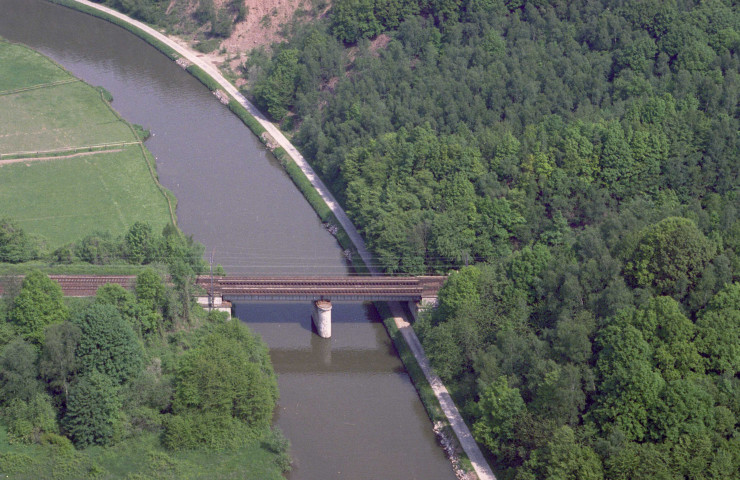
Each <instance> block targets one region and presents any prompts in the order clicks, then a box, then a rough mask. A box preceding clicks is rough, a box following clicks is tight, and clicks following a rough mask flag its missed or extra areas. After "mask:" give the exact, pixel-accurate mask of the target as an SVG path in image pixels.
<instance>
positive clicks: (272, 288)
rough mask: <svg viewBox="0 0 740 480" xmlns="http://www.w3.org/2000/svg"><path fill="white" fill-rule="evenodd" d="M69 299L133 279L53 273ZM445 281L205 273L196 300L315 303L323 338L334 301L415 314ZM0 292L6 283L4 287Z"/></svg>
mask: <svg viewBox="0 0 740 480" xmlns="http://www.w3.org/2000/svg"><path fill="white" fill-rule="evenodd" d="M49 277H50V278H51V279H52V280H55V281H56V282H57V283H58V284H59V285H60V286H61V287H62V292H63V294H64V295H65V296H68V297H92V296H94V295H95V293H96V292H97V290H98V288H100V287H101V286H103V285H105V284H106V283H116V284H118V285H121V286H122V287H124V288H126V289H129V290H133V288H134V285H135V283H136V277H135V276H133V275H50V276H49ZM445 278H446V277H443V276H418V277H390V276H389V277H378V276H344V277H318V276H317V277H257V276H252V277H237V276H233V277H232V276H208V275H201V276H198V277H197V279H196V284H197V285H198V286H199V287H201V289H199V290H202V292H205V293H199V294H197V301H198V303H199V304H200V305H202V306H203V307H204V308H206V309H209V310H220V311H226V312H229V314H230V313H231V306H232V302H237V301H271V302H275V301H291V302H292V301H311V302H313V304H314V310H313V315H312V318H313V322H314V324H315V325H316V330H317V332H318V334H319V336H321V337H323V338H329V337H331V308H332V306H331V302H332V300H334V301H400V302H409V305H410V307H411V311H412V312H413V311H415V310H416V309H417V308H418V307H419V306H421V307H424V306H429V305H434V304H436V301H437V293H438V292H439V289H440V288H441V287H442V284H443V283H444V280H445ZM0 294H2V284H1V283H0Z"/></svg>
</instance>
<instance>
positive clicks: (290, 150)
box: [51, 0, 494, 478]
mask: <svg viewBox="0 0 740 480" xmlns="http://www.w3.org/2000/svg"><path fill="white" fill-rule="evenodd" d="M51 1H54V2H55V3H60V4H63V5H67V6H73V8H76V6H84V7H86V8H85V9H82V8H78V9H80V10H82V11H85V12H86V13H91V12H90V9H96V10H98V11H100V12H102V13H101V14H97V13H94V14H95V15H96V16H101V17H102V18H105V19H108V20H110V18H114V19H115V20H113V23H116V24H119V22H122V21H123V22H129V21H130V22H131V23H130V26H128V27H125V28H127V29H128V30H129V31H132V32H134V33H136V34H137V35H139V36H141V37H142V38H144V39H145V40H147V41H149V38H152V39H153V40H154V42H150V43H152V44H153V45H154V46H155V47H157V48H160V47H159V45H163V46H164V47H163V48H165V51H164V53H165V54H167V55H168V57H170V58H171V59H173V60H176V58H174V56H175V55H173V54H172V51H173V50H174V51H176V55H177V56H178V58H179V56H181V57H184V58H186V59H187V60H188V61H189V62H191V65H190V66H188V67H187V70H188V71H189V72H190V73H191V74H193V75H194V76H195V77H196V78H198V79H199V80H201V82H203V83H204V84H205V85H206V86H208V87H209V89H211V90H218V89H223V90H224V91H225V92H226V93H227V94H228V95H229V96H230V107H231V109H232V111H235V113H237V115H238V116H239V117H240V118H242V120H244V118H249V117H251V118H253V119H254V121H252V120H246V121H245V124H246V125H247V126H248V127H250V129H252V131H253V132H254V133H255V134H256V135H257V136H258V137H259V138H260V139H261V140H262V141H263V143H268V138H269V137H271V138H272V139H273V140H274V141H275V142H276V144H277V145H279V147H277V148H275V150H274V153H275V155H276V156H277V157H278V158H279V159H280V160H281V162H283V164H284V165H285V166H286V170H287V171H288V173H289V174H291V177H292V178H293V179H294V182H295V183H296V184H297V185H298V186H299V188H301V190H302V191H303V192H304V194H306V192H307V191H310V189H308V188H307V185H311V187H312V189H313V192H314V194H315V195H318V197H319V198H320V199H321V200H322V201H323V202H324V204H325V205H326V208H327V209H328V211H327V210H326V209H323V208H321V207H320V206H319V207H317V206H316V205H314V203H315V202H318V200H316V199H315V197H314V201H312V200H311V196H312V195H311V194H306V197H307V198H309V201H310V202H311V203H312V205H314V208H315V209H316V210H317V212H318V213H319V215H320V216H321V218H322V219H323V220H325V221H326V220H327V219H329V220H334V221H335V222H336V223H334V222H331V223H334V224H335V225H336V226H338V227H340V228H341V229H343V233H342V230H339V232H340V233H338V235H337V236H338V238H339V240H340V242H341V241H344V242H345V244H343V246H345V248H346V246H347V245H346V242H347V241H350V242H352V244H353V245H354V247H355V248H354V253H356V255H357V256H358V257H359V259H361V260H362V261H363V262H364V264H365V265H366V266H367V271H368V272H370V273H376V274H377V273H378V272H377V271H375V269H374V268H373V262H372V258H371V256H370V254H369V252H368V251H367V249H366V248H365V245H364V242H363V240H362V238H361V237H360V235H359V233H357V231H356V230H355V229H354V226H353V225H352V223H351V222H350V220H349V218H348V217H347V216H346V214H345V213H344V211H343V210H342V208H341V207H340V205H339V204H338V202H337V201H336V199H334V197H333V196H332V195H331V193H330V192H329V191H328V189H327V188H326V186H325V185H324V184H323V182H322V181H321V180H320V179H319V178H318V176H317V175H316V174H315V172H314V171H313V170H312V169H311V167H310V166H309V165H308V163H307V162H306V160H305V159H304V158H303V156H302V155H301V154H300V153H299V152H298V151H297V150H296V149H295V147H294V146H293V145H292V144H290V142H289V141H288V140H287V139H286V138H285V136H284V135H283V134H282V132H280V131H279V130H278V129H277V127H276V126H275V125H273V124H272V123H270V122H269V121H268V120H267V119H266V118H265V117H264V115H262V113H261V112H259V111H258V110H257V109H256V108H255V107H254V106H253V105H252V104H251V103H250V102H248V101H247V100H246V98H244V97H243V95H241V93H239V91H238V90H237V89H236V87H234V86H233V85H232V84H230V83H229V82H228V81H226V79H224V77H223V76H222V75H221V74H220V72H218V70H217V69H216V68H215V67H214V66H213V65H210V64H208V63H207V62H205V61H203V59H202V56H201V55H200V54H198V53H196V52H193V51H192V50H190V49H188V48H186V47H183V46H182V45H179V44H177V43H176V42H174V41H172V40H171V39H168V38H167V37H166V36H164V35H162V34H161V33H159V32H157V31H156V30H154V29H152V28H150V27H148V26H146V25H144V24H141V23H140V22H136V21H132V20H130V19H127V17H125V16H124V15H122V14H120V13H118V12H115V11H113V10H110V9H107V8H106V7H101V6H99V5H96V4H92V3H90V2H86V1H83V0H78V1H72V0H51ZM135 29H138V32H137V31H136V30H135ZM168 52H169V53H168ZM208 77H210V78H208ZM234 101H235V102H236V103H237V104H238V105H237V104H234V103H233V102H234ZM241 109H244V111H242V110H241ZM239 112H241V113H242V114H241V115H240V114H239ZM245 112H246V113H247V114H249V116H246V115H244V113H245ZM255 122H256V123H255ZM265 132H267V133H268V134H269V137H268V136H266V135H263V134H264V133H265ZM290 162H294V165H295V166H296V167H298V168H295V167H290V166H289V165H290ZM299 172H300V173H299ZM301 174H302V176H301ZM304 178H305V180H304ZM296 179H298V180H296ZM306 182H307V183H306ZM301 185H304V187H301ZM310 195H311V196H310ZM322 211H323V212H325V213H324V214H322ZM345 235H346V238H344V236H345ZM343 238H344V240H343ZM406 330H407V331H408V334H407V335H405V336H410V335H413V337H415V334H414V333H413V330H412V329H411V328H408V329H406ZM409 338H410V337H409ZM417 342H418V340H417ZM412 351H413V348H412ZM418 361H419V362H420V363H424V362H426V359H425V358H424V357H419V358H418ZM427 367H428V362H427ZM450 414H451V415H452V413H450ZM458 420H459V423H460V424H462V426H463V427H464V423H463V422H462V419H461V418H459V419H458ZM450 423H452V424H455V423H456V422H455V419H453V421H450ZM471 439H472V436H470V435H469V432H468V435H467V436H465V435H462V436H461V443H462V444H463V446H464V448H465V449H466V450H468V449H471V450H472V449H477V448H478V447H477V445H476V444H475V442H472V440H471ZM480 468H481V472H482V473H481V472H479V476H480V477H481V478H494V477H493V474H492V473H491V474H490V476H487V472H485V470H483V469H484V466H483V465H480ZM488 471H490V469H489V470H488Z"/></svg>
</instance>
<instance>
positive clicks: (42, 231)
mask: <svg viewBox="0 0 740 480" xmlns="http://www.w3.org/2000/svg"><path fill="white" fill-rule="evenodd" d="M100 145H108V146H106V147H100ZM90 147H97V148H95V149H96V150H98V149H101V148H102V150H103V151H100V152H96V153H89V152H87V150H89V149H90ZM23 152H26V153H23ZM27 152H40V153H38V154H36V153H33V154H28V153H27ZM145 155H147V154H146V153H145V150H144V149H142V147H141V145H140V144H139V142H138V139H137V137H136V135H135V134H134V132H133V130H132V128H131V126H130V125H129V124H128V123H127V122H126V121H125V120H123V119H121V118H120V117H119V116H118V115H117V114H116V113H115V112H114V111H113V110H112V109H111V108H110V106H109V105H108V104H107V102H105V101H104V100H103V98H102V97H101V94H100V92H98V91H97V90H96V89H95V88H93V87H91V86H89V85H87V84H85V83H83V82H81V81H79V80H77V79H76V78H74V77H73V76H72V75H71V74H69V73H68V72H66V71H65V70H63V69H62V68H61V67H60V66H58V65H57V64H55V63H54V62H52V61H51V60H49V59H47V58H45V57H43V56H42V55H40V54H38V53H37V52H35V51H33V50H31V49H29V48H27V47H24V46H21V45H16V44H9V43H6V42H0V217H6V216H8V217H11V218H14V219H16V220H17V221H18V222H19V223H20V225H21V226H22V228H23V229H24V230H25V231H26V232H28V233H31V234H36V235H41V236H42V237H44V239H45V240H46V242H47V243H48V246H49V247H50V248H55V247H58V246H60V245H63V244H65V243H68V242H71V241H75V240H80V239H81V238H82V237H84V236H85V235H86V234H89V233H92V232H95V231H108V232H111V233H112V234H113V235H119V234H121V233H123V232H125V231H126V230H127V229H128V228H129V226H130V225H131V224H133V223H134V222H136V221H138V220H142V221H147V222H149V223H150V224H152V225H153V226H154V227H155V228H157V229H159V228H162V227H163V226H164V225H165V224H166V223H167V222H169V221H171V219H170V210H169V207H168V202H167V199H166V198H165V193H164V191H163V189H162V188H161V187H160V186H158V184H157V183H156V181H155V179H154V177H153V175H152V173H151V172H150V168H149V166H148V165H147V157H146V156H145ZM18 157H24V158H25V159H24V160H23V161H22V162H17V163H6V164H4V163H3V162H5V161H8V160H9V159H13V158H16V159H17V158H18ZM27 157H31V158H27ZM38 157H41V159H40V160H39V159H38Z"/></svg>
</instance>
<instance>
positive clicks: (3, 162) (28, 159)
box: [0, 148, 123, 165]
mask: <svg viewBox="0 0 740 480" xmlns="http://www.w3.org/2000/svg"><path fill="white" fill-rule="evenodd" d="M122 151H123V149H122V148H116V149H113V150H97V151H95V152H80V153H72V154H70V155H56V156H48V157H24V158H9V159H7V160H0V165H9V164H11V163H24V162H46V161H53V160H61V159H63V158H76V157H84V156H87V155H98V154H101V153H115V152H122Z"/></svg>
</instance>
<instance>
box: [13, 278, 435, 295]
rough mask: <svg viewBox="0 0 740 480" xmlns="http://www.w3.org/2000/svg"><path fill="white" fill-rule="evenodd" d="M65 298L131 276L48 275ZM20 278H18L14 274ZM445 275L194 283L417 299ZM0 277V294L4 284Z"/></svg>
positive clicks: (226, 290) (217, 290)
mask: <svg viewBox="0 0 740 480" xmlns="http://www.w3.org/2000/svg"><path fill="white" fill-rule="evenodd" d="M49 277H50V278H51V279H53V280H55V281H56V282H57V283H59V285H60V286H61V287H62V292H63V293H64V295H65V296H67V297H92V296H95V292H97V290H98V288H100V287H101V286H103V285H105V284H107V283H116V284H118V285H121V286H122V287H124V288H126V289H128V290H133V289H134V285H135V284H136V277H135V276H133V275H49ZM16 278H17V281H20V277H16ZM444 279H445V277H432V276H426V277H425V276H422V277H361V276H355V277H351V276H348V277H213V279H211V277H210V276H207V275H201V276H199V277H198V278H197V280H196V283H197V285H199V286H200V287H202V288H203V289H204V290H205V291H206V292H208V293H213V294H214V295H220V296H222V297H223V298H224V299H225V300H318V299H321V298H329V299H334V300H388V301H392V300H399V301H401V300H417V301H418V300H420V299H421V298H431V297H436V295H437V292H438V291H439V289H440V287H441V286H442V283H443V282H444ZM1 280H2V279H0V295H2V293H3V283H4V282H2V281H1Z"/></svg>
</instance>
